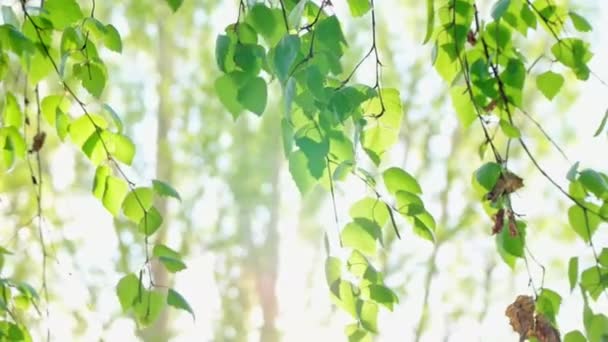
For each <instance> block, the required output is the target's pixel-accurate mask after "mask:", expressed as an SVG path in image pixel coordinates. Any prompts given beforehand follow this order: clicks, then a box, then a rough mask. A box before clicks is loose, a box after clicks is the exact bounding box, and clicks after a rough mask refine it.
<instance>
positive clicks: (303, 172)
mask: <svg viewBox="0 0 608 342" xmlns="http://www.w3.org/2000/svg"><path fill="white" fill-rule="evenodd" d="M289 173H290V174H291V177H292V178H293V180H294V182H295V183H296V186H297V187H298V190H300V193H301V194H302V195H305V194H307V193H308V191H310V189H312V187H313V186H314V185H315V184H317V179H316V178H315V177H313V176H312V174H311V173H310V171H309V169H308V159H307V158H306V155H305V154H304V152H302V151H295V152H292V153H291V154H290V155H289Z"/></svg>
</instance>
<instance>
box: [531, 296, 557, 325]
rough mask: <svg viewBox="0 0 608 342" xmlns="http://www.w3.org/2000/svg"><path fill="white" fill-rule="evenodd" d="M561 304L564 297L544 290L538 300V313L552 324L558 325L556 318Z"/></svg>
mask: <svg viewBox="0 0 608 342" xmlns="http://www.w3.org/2000/svg"><path fill="white" fill-rule="evenodd" d="M561 304H562V297H561V296H560V295H559V294H558V293H557V292H555V291H552V290H550V289H547V288H543V290H542V292H541V293H540V295H539V296H538V298H536V312H538V313H541V314H543V315H544V316H545V317H546V318H547V319H549V321H550V322H551V323H553V324H557V323H556V317H557V314H558V313H559V309H560V306H561Z"/></svg>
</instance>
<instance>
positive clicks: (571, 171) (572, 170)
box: [566, 162, 580, 182]
mask: <svg viewBox="0 0 608 342" xmlns="http://www.w3.org/2000/svg"><path fill="white" fill-rule="evenodd" d="M579 165H580V162H576V163H574V164H573V165H572V166H571V167H570V169H569V170H568V173H567V174H566V179H567V180H569V181H570V182H574V181H576V175H577V174H578V166H579Z"/></svg>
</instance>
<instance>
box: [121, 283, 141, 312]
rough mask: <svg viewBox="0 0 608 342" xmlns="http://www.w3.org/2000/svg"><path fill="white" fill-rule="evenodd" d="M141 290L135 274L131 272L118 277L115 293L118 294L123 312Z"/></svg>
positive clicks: (130, 305)
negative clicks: (120, 277)
mask: <svg viewBox="0 0 608 342" xmlns="http://www.w3.org/2000/svg"><path fill="white" fill-rule="evenodd" d="M142 290H143V288H142V286H141V284H140V283H139V278H137V276H136V275H135V274H133V273H131V274H128V275H126V276H124V277H123V278H122V279H120V281H119V282H118V285H116V295H118V300H119V301H120V307H121V308H122V311H123V312H126V311H127V310H129V309H130V308H131V307H132V306H133V303H134V302H135V299H136V298H137V296H138V294H139V293H140V291H142Z"/></svg>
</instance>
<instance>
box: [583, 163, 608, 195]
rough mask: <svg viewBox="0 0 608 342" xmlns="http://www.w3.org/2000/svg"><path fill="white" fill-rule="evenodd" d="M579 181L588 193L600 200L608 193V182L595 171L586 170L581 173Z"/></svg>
mask: <svg viewBox="0 0 608 342" xmlns="http://www.w3.org/2000/svg"><path fill="white" fill-rule="evenodd" d="M578 180H579V181H580V182H581V184H582V185H583V186H584V187H585V189H587V190H588V191H590V192H592V193H593V194H594V195H595V196H597V197H598V198H603V196H604V194H605V193H606V192H608V182H606V180H605V179H604V178H603V177H602V176H601V175H600V174H599V173H598V172H597V171H595V170H591V169H586V170H582V171H581V172H580V173H579V178H578Z"/></svg>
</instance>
